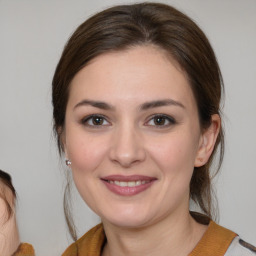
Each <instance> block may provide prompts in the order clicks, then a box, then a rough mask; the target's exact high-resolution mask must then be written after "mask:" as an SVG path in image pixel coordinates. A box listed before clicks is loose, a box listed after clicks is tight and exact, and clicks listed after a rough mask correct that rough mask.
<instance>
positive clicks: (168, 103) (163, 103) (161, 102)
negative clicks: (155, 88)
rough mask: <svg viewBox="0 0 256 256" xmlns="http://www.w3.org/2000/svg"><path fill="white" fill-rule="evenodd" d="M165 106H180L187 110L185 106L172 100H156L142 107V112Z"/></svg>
mask: <svg viewBox="0 0 256 256" xmlns="http://www.w3.org/2000/svg"><path fill="white" fill-rule="evenodd" d="M164 106H178V107H181V108H184V109H185V106H184V105H183V104H182V103H181V102H179V101H176V100H172V99H164V100H155V101H150V102H145V103H143V104H142V105H141V107H140V109H141V110H147V109H150V108H156V107H164Z"/></svg>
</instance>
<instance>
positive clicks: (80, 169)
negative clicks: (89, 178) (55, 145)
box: [66, 131, 106, 176]
mask: <svg viewBox="0 0 256 256" xmlns="http://www.w3.org/2000/svg"><path fill="white" fill-rule="evenodd" d="M104 145H106V143H103V141H102V140H101V139H100V138H95V137H94V136H86V134H85V133H83V132H81V131H77V132H75V131H74V132H69V133H67V136H66V151H67V156H68V158H69V159H70V160H71V162H72V170H73V173H74V175H75V176H76V175H82V174H87V173H88V174H89V173H91V172H93V171H94V170H95V169H96V168H97V166H98V165H99V164H100V163H101V162H102V161H103V158H104V156H105V152H106V147H104Z"/></svg>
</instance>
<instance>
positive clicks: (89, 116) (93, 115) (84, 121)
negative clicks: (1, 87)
mask: <svg viewBox="0 0 256 256" xmlns="http://www.w3.org/2000/svg"><path fill="white" fill-rule="evenodd" d="M94 117H100V118H102V119H104V121H107V122H108V124H107V125H106V124H105V125H104V124H102V125H91V124H88V121H89V120H90V119H92V118H94ZM80 123H81V124H82V125H85V126H88V127H93V128H101V127H102V126H109V125H111V123H110V121H109V120H108V118H107V117H106V116H104V115H102V114H91V115H88V116H85V117H83V118H82V119H81V121H80Z"/></svg>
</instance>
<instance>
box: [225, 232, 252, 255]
mask: <svg viewBox="0 0 256 256" xmlns="http://www.w3.org/2000/svg"><path fill="white" fill-rule="evenodd" d="M255 255H256V248H255V247H254V246H252V245H250V244H248V243H246V242H245V241H243V240H242V239H241V238H240V237H239V236H237V237H235V238H234V240H233V241H232V243H231V244H230V246H229V248H228V250H227V252H226V253H225V256H255Z"/></svg>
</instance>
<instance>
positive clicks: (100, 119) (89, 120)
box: [81, 115, 110, 127]
mask: <svg viewBox="0 0 256 256" xmlns="http://www.w3.org/2000/svg"><path fill="white" fill-rule="evenodd" d="M81 123H82V124H83V125H86V126H91V127H93V126H108V125H110V123H109V122H108V121H107V120H106V118H105V117H104V116H101V115H91V116H88V117H86V118H84V119H83V120H82V121H81Z"/></svg>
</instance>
